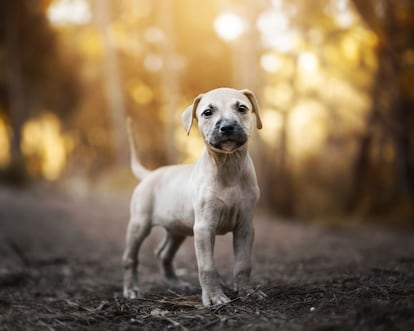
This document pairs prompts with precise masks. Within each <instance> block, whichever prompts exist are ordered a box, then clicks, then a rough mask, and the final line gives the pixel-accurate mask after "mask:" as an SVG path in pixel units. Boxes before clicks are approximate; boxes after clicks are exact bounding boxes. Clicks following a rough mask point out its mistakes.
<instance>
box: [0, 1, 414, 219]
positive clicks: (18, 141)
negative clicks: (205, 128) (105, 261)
mask: <svg viewBox="0 0 414 331" xmlns="http://www.w3.org/2000/svg"><path fill="white" fill-rule="evenodd" d="M0 21H1V22H2V24H1V25H0V169H1V181H2V182H4V183H9V184H12V185H23V184H27V183H28V182H30V183H32V185H36V184H38V183H39V181H38V180H39V179H41V180H43V181H47V182H52V183H54V184H56V185H60V186H61V187H63V188H64V189H65V190H68V191H70V192H73V193H74V194H75V195H79V196H86V195H88V194H95V193H96V192H104V191H111V192H118V191H129V192H130V190H131V189H132V187H133V186H134V185H135V183H136V182H135V180H134V179H133V178H132V176H131V175H130V171H129V166H128V163H129V152H128V143H127V138H126V130H125V118H126V117H127V116H131V117H132V118H133V120H134V132H135V138H136V141H137V142H138V152H139V155H140V157H141V159H142V161H143V163H144V164H145V165H146V166H148V167H149V168H155V167H158V166H161V165H165V164H172V163H179V162H191V161H193V160H195V159H196V158H197V156H198V155H199V154H200V152H201V149H202V142H201V139H200V137H199V136H198V135H197V134H196V133H195V131H194V132H192V133H191V135H190V136H189V137H186V135H185V132H184V130H183V128H182V127H181V124H180V121H179V115H180V114H181V112H182V111H183V110H184V109H185V108H186V107H187V106H188V105H189V104H191V102H192V100H193V98H194V97H195V96H196V95H198V94H199V93H202V92H205V91H207V90H210V89H212V88H215V87H220V86H231V87H235V88H248V89H251V90H252V91H254V92H255V93H256V95H257V97H258V99H259V101H260V104H261V116H262V120H263V123H264V128H263V129H262V130H260V131H258V132H257V134H255V136H254V138H253V139H252V142H251V146H250V149H251V152H252V154H253V158H254V162H255V165H256V170H257V173H258V178H259V182H260V186H261V190H262V198H261V202H260V207H261V208H263V209H266V210H269V211H271V212H273V213H276V214H278V215H280V216H283V217H289V218H296V219H306V220H309V221H311V220H313V221H324V222H335V220H337V219H343V218H344V215H347V219H348V220H357V221H372V222H376V223H381V224H390V225H396V226H410V225H411V226H412V225H414V107H413V105H414V3H413V2H412V1H410V0H397V1H391V0H353V1H347V0H315V1H306V0H294V1H283V0H273V1H270V0H246V1H236V0H212V1H194V0H174V1H173V0H152V1H150V0H139V1H133V0H119V1H109V0H96V1H93V0H55V1H51V0H39V1H32V0H15V1H2V2H1V4H0ZM33 183H34V184H33Z"/></svg>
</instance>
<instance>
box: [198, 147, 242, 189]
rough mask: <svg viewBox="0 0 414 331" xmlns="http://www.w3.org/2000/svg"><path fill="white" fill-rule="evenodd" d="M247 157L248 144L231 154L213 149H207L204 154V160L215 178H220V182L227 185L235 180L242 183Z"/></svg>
mask: <svg viewBox="0 0 414 331" xmlns="http://www.w3.org/2000/svg"><path fill="white" fill-rule="evenodd" d="M247 157H248V152H247V144H245V145H243V146H242V147H240V148H238V149H237V150H236V151H234V152H231V153H228V152H222V151H218V150H216V149H212V148H207V150H206V151H205V153H204V158H205V159H206V161H207V164H208V165H209V166H210V168H211V171H213V173H212V174H213V176H215V177H218V180H219V181H220V182H222V183H226V184H232V182H233V181H234V180H236V181H240V178H241V175H242V173H243V172H244V171H245V166H246V162H245V161H246V158H247Z"/></svg>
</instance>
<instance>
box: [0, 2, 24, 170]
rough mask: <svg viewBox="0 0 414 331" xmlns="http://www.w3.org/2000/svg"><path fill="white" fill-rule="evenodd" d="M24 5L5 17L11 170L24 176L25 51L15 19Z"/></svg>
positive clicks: (14, 6)
mask: <svg viewBox="0 0 414 331" xmlns="http://www.w3.org/2000/svg"><path fill="white" fill-rule="evenodd" d="M21 6H22V4H20V3H19V2H17V3H15V4H14V5H11V6H10V7H9V10H12V11H16V12H15V13H9V15H6V16H5V17H6V18H5V21H4V24H5V46H6V47H5V48H6V54H7V58H6V61H7V63H6V68H7V72H6V79H7V94H8V107H9V114H10V125H11V128H12V131H13V134H12V137H11V145H10V152H11V155H10V156H11V168H14V170H15V171H14V172H15V174H16V175H19V173H20V175H23V171H24V169H23V167H24V162H23V155H22V151H21V143H22V128H23V125H24V122H25V120H26V118H27V116H28V111H27V108H26V102H25V101H26V95H25V87H24V77H23V68H22V67H23V63H22V57H21V53H22V52H23V51H24V50H23V49H22V47H21V45H20V36H19V35H20V31H19V27H20V25H19V24H15V22H14V21H13V18H15V17H20V16H21V15H19V14H20V13H18V12H20V11H22V7H21Z"/></svg>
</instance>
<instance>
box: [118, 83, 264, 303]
mask: <svg viewBox="0 0 414 331" xmlns="http://www.w3.org/2000/svg"><path fill="white" fill-rule="evenodd" d="M194 120H196V121H197V122H198V129H199V130H200V132H201V134H202V137H203V140H204V143H205V146H206V148H205V150H204V152H203V153H202V155H201V157H200V159H199V160H198V161H197V162H195V163H193V164H186V165H173V166H166V167H162V168H159V169H156V170H154V171H149V170H147V169H145V168H144V167H143V166H142V165H141V164H140V163H139V161H138V159H137V157H136V153H135V147H134V144H133V141H132V137H131V132H130V142H131V153H132V158H131V167H132V170H133V172H134V174H135V176H136V177H137V178H138V179H140V180H141V183H140V184H139V185H138V186H137V188H136V189H135V191H134V193H133V197H132V201H131V210H130V213H131V216H130V222H129V225H128V230H127V236H126V248H125V252H124V255H123V267H124V290H123V293H124V296H125V297H126V298H131V299H133V298H137V297H139V295H140V289H139V287H138V274H137V273H138V271H137V267H138V252H139V248H140V246H141V244H142V242H143V240H144V239H145V238H146V237H147V236H148V235H149V233H150V230H151V228H152V227H153V226H157V225H158V226H162V227H164V229H165V230H166V237H165V239H164V241H163V242H162V244H161V245H160V247H159V248H158V250H157V256H158V258H159V259H160V262H161V266H162V270H163V273H164V275H165V277H166V278H167V280H169V281H171V282H175V281H177V277H176V274H175V272H174V268H173V265H172V260H173V258H174V255H175V253H176V252H177V250H178V248H179V247H180V245H181V244H182V243H183V241H184V239H185V238H186V236H192V235H194V245H195V250H196V256H197V264H198V273H199V280H200V285H201V289H202V302H203V305H204V306H211V305H217V304H223V303H227V302H229V301H230V299H229V298H228V297H227V296H226V295H225V294H224V293H223V290H222V287H221V285H220V282H219V276H218V272H217V270H216V267H215V264H214V259H213V251H214V242H215V236H216V234H225V233H227V232H232V233H233V249H234V258H235V266H234V289H235V290H236V291H242V292H246V291H249V289H251V286H250V272H251V250H252V245H253V239H254V229H253V224H252V220H253V214H254V209H255V206H256V202H257V200H258V198H259V187H258V184H257V179H256V173H255V169H254V166H253V162H252V160H251V157H250V155H249V153H248V151H247V145H248V140H249V137H250V135H251V133H252V130H253V129H254V128H257V129H261V127H262V123H261V120H260V115H259V106H258V103H257V100H256V97H255V96H254V94H253V93H252V92H251V91H249V90H235V89H231V88H218V89H214V90H212V91H210V92H208V93H205V94H201V95H199V96H197V97H196V98H195V99H194V101H193V104H192V105H191V106H189V107H188V108H187V109H186V110H185V111H184V112H183V114H182V122H183V125H184V128H185V130H186V132H187V134H189V133H190V130H191V127H192V124H193V122H194ZM263 296H264V294H263V293H259V297H263Z"/></svg>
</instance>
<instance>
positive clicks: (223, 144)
mask: <svg viewBox="0 0 414 331" xmlns="http://www.w3.org/2000/svg"><path fill="white" fill-rule="evenodd" d="M246 142H247V139H232V138H230V137H224V138H223V139H220V140H218V141H210V142H208V144H209V145H210V147H213V149H216V150H218V151H221V152H224V153H232V152H234V151H236V150H238V149H239V148H240V147H242V146H243V145H245V144H246Z"/></svg>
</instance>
